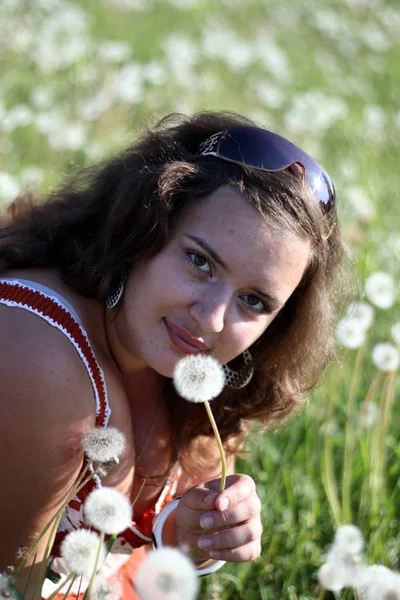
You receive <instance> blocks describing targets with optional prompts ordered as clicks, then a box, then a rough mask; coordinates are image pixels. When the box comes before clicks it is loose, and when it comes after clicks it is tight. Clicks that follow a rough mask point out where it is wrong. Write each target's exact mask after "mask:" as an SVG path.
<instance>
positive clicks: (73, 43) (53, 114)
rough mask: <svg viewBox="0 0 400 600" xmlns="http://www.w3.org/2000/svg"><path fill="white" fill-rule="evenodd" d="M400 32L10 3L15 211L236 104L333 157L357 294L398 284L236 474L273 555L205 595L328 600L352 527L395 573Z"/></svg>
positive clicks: (349, 19) (237, 0)
mask: <svg viewBox="0 0 400 600" xmlns="http://www.w3.org/2000/svg"><path fill="white" fill-rule="evenodd" d="M399 31H400V4H399V2H398V0H310V1H308V0H222V1H220V2H218V1H215V0H214V1H211V0H169V1H168V2H167V1H164V2H163V1H155V0H80V1H78V0H75V1H72V0H1V2H0V201H1V203H2V204H3V205H4V204H6V203H7V202H8V201H9V200H11V199H12V198H13V197H15V195H17V194H18V192H19V191H20V190H21V189H23V188H24V187H30V188H32V189H34V190H35V191H36V192H37V193H40V194H42V193H46V192H47V191H49V190H50V189H51V188H52V187H53V186H54V185H56V184H57V183H59V182H60V181H61V180H62V178H63V177H64V176H65V175H68V174H70V173H72V172H74V171H76V170H77V169H78V168H79V167H81V166H84V165H88V164H90V163H91V162H93V161H96V160H98V159H101V158H103V157H106V156H108V155H110V154H112V153H113V152H115V151H116V150H118V149H120V148H123V147H124V146H126V145H128V144H129V143H130V142H131V141H132V140H133V139H134V138H135V135H136V134H137V132H139V131H141V130H142V128H143V127H144V126H146V125H149V124H154V123H155V122H156V121H157V119H158V118H160V117H162V116H163V115H165V114H166V113H168V112H172V111H182V112H185V113H190V112H193V111H197V110H204V109H209V110H211V109H224V110H233V111H237V112H241V113H243V114H245V115H247V116H249V117H252V118H253V119H255V120H256V121H257V122H258V123H260V124H262V125H263V126H266V127H268V128H270V129H272V130H273V131H276V132H278V133H280V134H282V135H284V136H287V137H289V138H290V139H291V140H292V141H293V142H295V143H298V144H299V145H301V146H302V147H303V148H304V150H306V151H308V152H309V153H310V154H311V155H313V156H314V157H315V158H316V159H317V160H318V161H319V162H321V163H323V164H324V165H325V166H326V168H327V169H328V171H329V172H330V174H331V175H332V177H333V179H334V181H335V184H336V188H337V194H338V206H339V214H340V221H341V223H342V226H343V231H344V233H345V237H346V240H347V241H348V243H349V245H350V247H351V248H352V250H353V254H354V258H355V265H356V272H357V273H359V282H360V289H361V290H362V289H363V286H364V280H365V279H366V278H367V277H368V276H370V275H371V274H373V273H374V272H376V271H384V272H386V273H388V274H389V275H390V276H392V278H393V281H394V286H395V300H394V302H390V303H389V304H390V306H389V307H388V308H387V309H384V308H378V307H374V319H373V323H372V325H371V327H370V329H369V330H368V334H367V336H366V340H365V342H364V344H363V345H362V347H361V349H359V350H357V349H354V350H351V349H348V348H346V349H341V350H339V352H338V357H337V360H336V361H335V363H334V364H333V365H332V366H331V367H330V369H329V372H328V373H327V374H326V377H325V379H324V381H323V383H322V385H321V387H319V388H318V389H317V390H316V391H315V392H314V393H313V394H312V397H311V398H310V402H309V404H308V405H307V407H306V408H305V410H304V411H303V413H302V414H301V415H299V416H297V417H295V418H293V419H292V420H291V421H290V422H288V423H287V424H286V425H285V426H284V427H283V428H281V429H280V430H279V431H270V432H268V433H265V434H264V435H263V436H258V435H257V436H256V435H254V436H253V437H252V438H251V439H250V441H249V444H248V449H249V451H250V453H251V455H250V456H251V460H240V461H239V464H238V470H240V471H242V472H246V473H249V474H251V475H252V476H253V477H254V479H255V480H256V482H257V484H258V491H259V495H260V497H261V499H262V502H263V522H264V534H263V553H262V557H261V558H260V559H258V560H257V561H255V562H254V563H252V564H246V565H240V566H235V565H231V566H228V567H225V568H224V570H223V571H220V572H219V573H218V574H216V575H213V576H212V577H208V578H205V579H204V580H203V589H202V596H201V598H204V599H205V598H210V599H213V600H217V599H218V598H221V599H223V600H225V599H227V598H230V599H242V598H243V599H246V600H253V599H255V598H261V599H262V600H275V599H277V598H282V599H284V600H297V599H298V600H300V599H301V600H309V599H311V598H315V599H316V598H326V599H329V598H333V597H334V596H333V595H332V594H330V593H326V594H325V593H324V592H323V591H321V590H320V589H318V588H317V579H316V571H317V569H318V567H319V566H320V565H321V564H322V562H323V559H324V552H325V551H326V549H327V546H328V544H329V543H330V541H331V540H332V537H333V534H334V530H335V528H336V526H337V525H338V524H340V523H349V522H351V523H354V524H356V525H358V526H359V527H360V528H361V530H362V532H363V535H364V537H365V540H366V551H365V557H366V560H367V561H368V562H369V563H371V564H372V563H380V564H384V565H386V566H388V567H390V568H391V569H394V570H400V567H399V560H400V556H399V555H400V534H399V518H400V486H399V459H400V442H399V440H398V435H397V434H398V430H399V427H398V423H399V414H400V411H399V408H398V403H397V399H398V391H399V385H398V383H399V382H398V380H397V379H396V376H395V374H393V373H383V372H379V371H378V369H377V367H376V366H375V364H374V362H373V360H372V358H371V352H372V349H373V347H374V346H375V344H377V343H382V342H390V343H391V344H394V343H395V342H394V340H393V338H392V336H391V327H392V326H393V324H394V323H396V322H397V321H400V312H399V302H398V295H397V287H398V285H397V282H398V275H399V272H400V202H399V201H400V197H399V196H400V194H399V189H400V174H399V173H400V170H399V142H400V41H399V40H400V36H399ZM365 300H366V302H368V303H370V300H371V298H370V297H367V298H365ZM397 341H399V340H397ZM364 401H367V403H368V407H371V406H372V405H373V407H374V410H375V412H376V413H377V418H376V419H375V420H374V419H371V420H370V421H371V422H368V420H366V419H365V418H364V417H365V410H366V409H365V406H366V405H365V404H364V405H363V407H364V408H363V409H362V403H363V402H364ZM372 421H373V422H372ZM336 597H337V598H343V599H350V598H353V594H352V592H351V591H350V590H345V591H343V592H342V593H341V594H338V595H337V596H336Z"/></svg>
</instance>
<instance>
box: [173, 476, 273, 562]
mask: <svg viewBox="0 0 400 600" xmlns="http://www.w3.org/2000/svg"><path fill="white" fill-rule="evenodd" d="M220 481H221V480H220V479H213V480H212V481H208V482H207V483H203V484H201V485H197V486H195V487H192V488H191V489H189V490H188V491H187V492H185V493H184V494H183V496H182V498H181V500H180V502H179V504H178V507H177V510H176V514H175V524H176V533H177V541H178V543H179V545H184V546H189V547H190V548H193V547H194V546H196V545H198V546H199V547H200V548H201V552H198V553H197V554H196V555H195V557H194V559H195V561H196V562H197V563H200V562H204V561H205V560H207V559H209V558H213V559H217V560H226V561H231V562H246V561H248V560H253V559H254V558H257V557H258V556H260V553H261V533H262V525H261V520H260V510H261V502H260V499H259V498H258V496H257V492H256V486H255V483H254V481H253V479H252V478H251V477H249V476H248V475H240V474H234V475H229V476H228V477H227V480H226V488H225V490H224V491H223V492H220V491H219V487H220Z"/></svg>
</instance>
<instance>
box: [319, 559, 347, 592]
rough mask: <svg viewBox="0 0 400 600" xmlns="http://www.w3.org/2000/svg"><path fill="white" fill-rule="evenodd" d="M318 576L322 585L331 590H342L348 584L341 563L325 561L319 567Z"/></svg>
mask: <svg viewBox="0 0 400 600" xmlns="http://www.w3.org/2000/svg"><path fill="white" fill-rule="evenodd" d="M317 576H318V581H319V583H320V584H321V585H322V587H323V588H324V589H325V590H329V591H330V592H340V590H342V589H343V588H344V586H345V585H346V578H345V573H344V569H343V568H342V566H341V565H340V563H334V562H327V563H325V564H324V565H322V566H321V567H320V568H319V569H318V573H317Z"/></svg>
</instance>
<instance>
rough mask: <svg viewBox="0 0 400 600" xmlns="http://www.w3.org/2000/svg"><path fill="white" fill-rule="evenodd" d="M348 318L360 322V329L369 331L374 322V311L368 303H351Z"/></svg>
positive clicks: (347, 312) (347, 310) (347, 313)
mask: <svg viewBox="0 0 400 600" xmlns="http://www.w3.org/2000/svg"><path fill="white" fill-rule="evenodd" d="M346 317H348V318H349V319H354V320H355V321H358V323H359V324H360V327H363V329H364V330H367V329H369V328H370V327H371V325H372V323H373V320H374V309H373V308H372V306H371V305H370V304H367V302H351V304H349V305H348V307H347V309H346Z"/></svg>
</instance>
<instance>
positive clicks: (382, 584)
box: [363, 569, 400, 600]
mask: <svg viewBox="0 0 400 600" xmlns="http://www.w3.org/2000/svg"><path fill="white" fill-rule="evenodd" d="M386 571H389V570H388V569H386ZM363 598H365V600H400V574H399V573H395V572H394V571H389V572H385V573H384V572H379V573H375V576H371V577H370V578H369V580H368V583H367V586H366V590H365V592H364V595H363Z"/></svg>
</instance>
